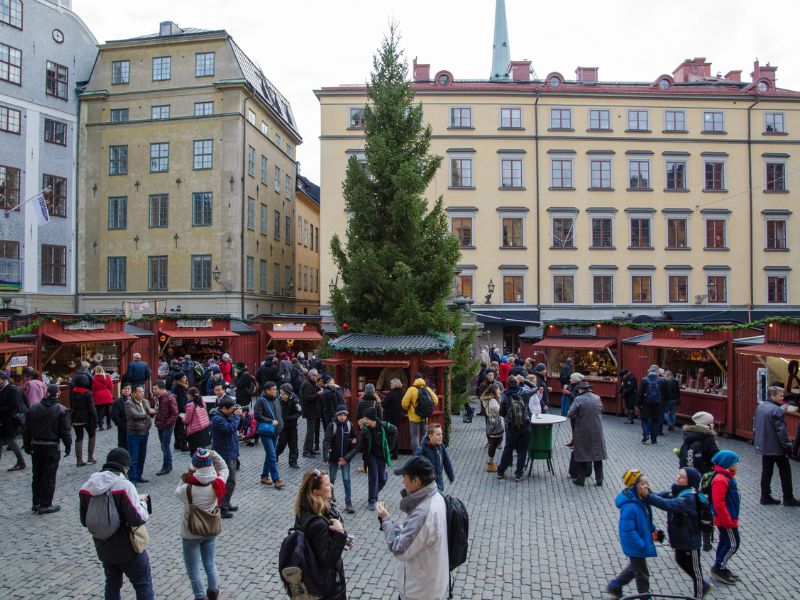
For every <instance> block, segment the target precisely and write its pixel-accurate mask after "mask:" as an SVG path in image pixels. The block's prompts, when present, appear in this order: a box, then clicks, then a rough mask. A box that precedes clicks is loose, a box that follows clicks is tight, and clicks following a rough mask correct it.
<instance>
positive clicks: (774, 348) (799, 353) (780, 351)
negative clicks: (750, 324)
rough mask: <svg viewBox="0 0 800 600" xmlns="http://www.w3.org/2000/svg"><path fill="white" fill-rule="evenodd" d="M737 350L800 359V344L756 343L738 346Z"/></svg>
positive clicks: (741, 352) (740, 352) (757, 354)
mask: <svg viewBox="0 0 800 600" xmlns="http://www.w3.org/2000/svg"><path fill="white" fill-rule="evenodd" d="M736 351H737V352H738V353H739V354H754V355H756V356H778V357H781V358H796V359H800V346H789V345H787V344H756V345H754V346H743V347H741V348H737V349H736Z"/></svg>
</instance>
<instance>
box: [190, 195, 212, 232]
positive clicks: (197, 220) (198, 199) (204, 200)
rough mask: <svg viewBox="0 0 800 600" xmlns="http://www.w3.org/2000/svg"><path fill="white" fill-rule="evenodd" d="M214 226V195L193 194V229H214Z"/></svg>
mask: <svg viewBox="0 0 800 600" xmlns="http://www.w3.org/2000/svg"><path fill="white" fill-rule="evenodd" d="M206 221H207V222H206ZM213 225H214V193H213V192H192V227H213Z"/></svg>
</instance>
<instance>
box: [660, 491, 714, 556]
mask: <svg viewBox="0 0 800 600" xmlns="http://www.w3.org/2000/svg"><path fill="white" fill-rule="evenodd" d="M645 501H646V502H647V503H648V504H651V505H653V506H655V507H656V508H660V509H661V510H665V511H667V537H668V538H669V545H670V546H672V547H673V548H674V549H675V550H700V548H701V546H702V545H703V538H702V535H701V533H700V516H699V515H698V513H697V503H698V502H706V503H707V502H708V500H706V498H705V496H702V498H701V497H700V496H698V494H697V492H695V491H694V490H693V489H692V488H690V487H684V486H678V485H677V484H674V485H673V486H672V489H670V490H667V491H665V492H659V493H657V494H652V493H651V494H648V496H647V498H645Z"/></svg>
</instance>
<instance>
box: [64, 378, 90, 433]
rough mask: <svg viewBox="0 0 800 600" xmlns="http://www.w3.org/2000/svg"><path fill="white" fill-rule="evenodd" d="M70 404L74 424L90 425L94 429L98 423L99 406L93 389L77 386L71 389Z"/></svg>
mask: <svg viewBox="0 0 800 600" xmlns="http://www.w3.org/2000/svg"><path fill="white" fill-rule="evenodd" d="M69 406H70V412H71V418H72V424H73V425H89V428H90V429H91V430H92V431H93V430H94V428H95V426H96V425H97V408H95V405H94V398H93V397H92V392H91V390H89V389H87V388H84V387H80V386H75V387H74V388H72V389H71V390H70V391H69Z"/></svg>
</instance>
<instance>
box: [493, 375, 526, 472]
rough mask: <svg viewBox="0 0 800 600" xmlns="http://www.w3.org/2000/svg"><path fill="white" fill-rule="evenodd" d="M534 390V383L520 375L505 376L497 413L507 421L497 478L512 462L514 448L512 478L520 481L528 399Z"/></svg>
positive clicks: (523, 463) (524, 447)
mask: <svg viewBox="0 0 800 600" xmlns="http://www.w3.org/2000/svg"><path fill="white" fill-rule="evenodd" d="M535 393H536V385H535V384H533V383H531V382H530V381H526V380H525V379H524V378H523V377H522V376H519V377H517V376H511V377H509V378H508V388H506V389H505V390H504V391H503V396H502V397H501V399H500V416H501V417H503V420H504V421H505V425H506V443H505V446H504V447H503V455H502V456H501V457H500V464H499V465H498V467H497V478H498V479H505V478H506V469H507V468H508V467H510V466H511V462H512V460H513V458H514V450H516V451H517V468H516V471H515V478H514V479H515V481H517V482H520V481H522V474H523V473H524V471H525V460H526V459H527V458H528V441H529V438H530V427H531V411H530V408H529V407H528V400H529V399H530V397H531V396H533V395H534V394H535Z"/></svg>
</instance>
